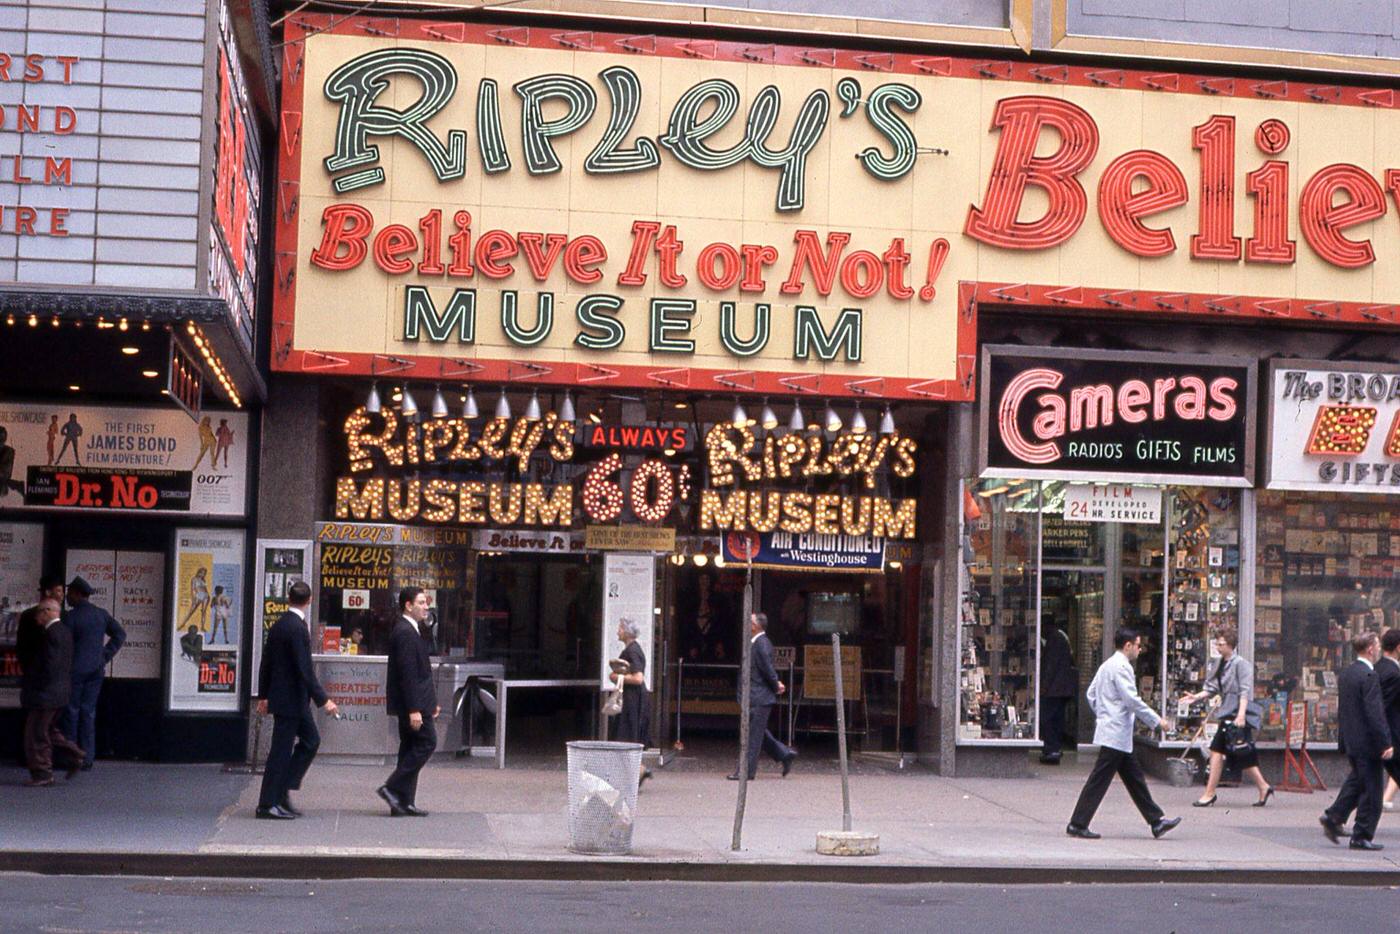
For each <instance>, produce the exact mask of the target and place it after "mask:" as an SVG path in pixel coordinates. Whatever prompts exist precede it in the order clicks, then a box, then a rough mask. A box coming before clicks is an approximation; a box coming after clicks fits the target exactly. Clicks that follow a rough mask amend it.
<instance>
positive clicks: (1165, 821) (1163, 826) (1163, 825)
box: [1152, 817, 1181, 837]
mask: <svg viewBox="0 0 1400 934" xmlns="http://www.w3.org/2000/svg"><path fill="white" fill-rule="evenodd" d="M1179 823H1181V818H1179V817H1164V818H1162V819H1161V820H1159V821H1158V822H1157V823H1155V824H1153V825H1152V836H1153V837H1160V836H1162V835H1163V834H1165V833H1166V832H1167V831H1169V830H1171V829H1172V828H1173V827H1175V826H1176V825H1177V824H1179Z"/></svg>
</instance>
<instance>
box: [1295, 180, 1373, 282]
mask: <svg viewBox="0 0 1400 934" xmlns="http://www.w3.org/2000/svg"><path fill="white" fill-rule="evenodd" d="M1339 191H1345V192H1346V193H1347V200H1346V202H1345V203H1343V204H1336V203H1335V200H1334V199H1335V197H1336V194H1337V192H1339ZM1384 214H1385V192H1383V191H1381V186H1380V185H1378V184H1376V180H1375V179H1374V178H1372V177H1371V174H1370V173H1369V172H1367V171H1365V170H1364V169H1359V168H1357V167H1356V166H1354V165H1346V164H1343V163H1338V164H1337V165H1329V166H1327V167H1326V168H1325V169H1320V170H1319V171H1318V173H1317V174H1316V175H1314V176H1313V177H1312V178H1310V179H1308V183H1307V184H1306V185H1304V186H1303V194H1302V196H1301V197H1300V198H1299V204H1298V225H1299V226H1300V227H1302V228H1303V237H1304V239H1306V240H1307V241H1308V245H1309V246H1311V247H1312V248H1313V249H1314V250H1316V251H1317V255H1318V256H1321V257H1322V258H1323V259H1325V260H1327V262H1329V263H1331V264H1332V265H1334V266H1341V267H1342V268H1343V269H1359V268H1360V267H1362V266H1368V265H1370V264H1371V263H1374V262H1375V261H1376V252H1375V250H1373V249H1371V241H1370V240H1349V239H1347V238H1346V237H1344V236H1342V231H1343V230H1345V229H1346V228H1348V227H1352V226H1355V225H1356V224H1364V223H1365V222H1366V221H1373V220H1375V219H1376V218H1378V217H1381V216H1383V215H1384Z"/></svg>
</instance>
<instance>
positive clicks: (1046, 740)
mask: <svg viewBox="0 0 1400 934" xmlns="http://www.w3.org/2000/svg"><path fill="white" fill-rule="evenodd" d="M1068 704H1069V698H1068V697H1042V698H1041V699H1040V709H1041V711H1042V713H1043V718H1042V719H1041V721H1040V735H1041V739H1042V745H1041V749H1040V754H1041V755H1042V756H1049V757H1052V758H1053V757H1056V756H1059V755H1060V749H1061V747H1062V746H1063V745H1064V737H1065V707H1066V706H1068Z"/></svg>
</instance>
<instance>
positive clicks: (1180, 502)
mask: <svg viewBox="0 0 1400 934" xmlns="http://www.w3.org/2000/svg"><path fill="white" fill-rule="evenodd" d="M1167 502H1168V504H1169V512H1168V519H1167V538H1166V548H1165V551H1162V550H1161V549H1160V545H1158V546H1155V547H1154V546H1150V545H1149V546H1146V547H1148V548H1149V549H1150V550H1151V555H1150V556H1149V555H1148V554H1143V555H1142V556H1141V560H1143V561H1148V560H1149V557H1150V560H1151V561H1152V562H1156V563H1157V566H1158V567H1160V566H1161V561H1162V560H1163V559H1165V560H1166V562H1167V564H1168V573H1167V575H1166V578H1165V579H1166V582H1167V591H1166V593H1167V601H1166V605H1167V609H1168V612H1167V618H1166V619H1165V620H1163V623H1162V628H1161V635H1160V637H1159V638H1158V639H1156V640H1154V643H1153V644H1149V646H1148V649H1147V651H1145V652H1144V653H1143V657H1142V658H1141V659H1139V663H1138V671H1139V673H1140V674H1139V677H1140V680H1139V687H1140V690H1141V691H1142V695H1143V697H1144V698H1145V699H1147V701H1148V703H1150V704H1151V705H1152V706H1153V708H1154V709H1155V710H1157V711H1158V712H1159V713H1161V714H1162V715H1163V716H1165V717H1166V718H1167V720H1168V726H1167V728H1166V729H1165V730H1164V731H1163V734H1162V738H1163V740H1165V741H1167V742H1191V741H1192V740H1193V739H1196V738H1197V734H1198V733H1199V732H1200V731H1201V730H1202V729H1203V728H1206V729H1209V727H1208V726H1207V723H1208V715H1209V712H1210V710H1209V707H1208V704H1209V701H1208V700H1202V701H1199V702H1197V703H1195V704H1187V703H1183V702H1182V701H1181V697H1182V695H1184V694H1189V693H1195V692H1198V691H1200V690H1201V689H1202V688H1203V687H1204V685H1205V681H1206V678H1207V677H1208V676H1209V675H1210V672H1211V670H1212V668H1213V666H1214V665H1215V664H1216V663H1217V661H1218V659H1219V656H1218V655H1217V654H1216V652H1215V639H1216V637H1217V636H1218V635H1220V634H1221V633H1222V632H1226V631H1234V632H1238V631H1239V624H1240V516H1241V510H1240V493H1239V491H1238V490H1231V489H1215V488H1210V487H1175V488H1172V489H1170V490H1168V491H1167ZM1158 542H1160V539H1158ZM1157 593H1158V596H1157V597H1154V598H1153V599H1154V605H1153V607H1152V609H1153V612H1154V614H1159V613H1160V612H1161V610H1160V602H1156V601H1159V600H1160V593H1161V591H1160V587H1159V589H1158V591H1157ZM1141 600H1142V602H1141V604H1140V606H1139V609H1142V608H1143V607H1144V606H1146V601H1147V596H1146V595H1143V596H1142V598H1141ZM1125 603H1126V601H1125ZM1154 666H1156V667H1157V670H1156V672H1155V673H1154V672H1153V670H1152V669H1153V667H1154ZM1163 689H1164V690H1163Z"/></svg>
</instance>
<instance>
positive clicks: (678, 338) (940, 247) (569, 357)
mask: <svg viewBox="0 0 1400 934" xmlns="http://www.w3.org/2000/svg"><path fill="white" fill-rule="evenodd" d="M283 56H284V62H283V66H284V67H283V69H282V71H283V76H284V94H283V101H284V108H285V111H284V114H283V120H282V125H283V133H282V138H281V144H282V146H283V149H284V153H283V158H282V159H280V160H279V162H280V165H281V167H282V169H281V172H282V174H281V178H280V180H279V185H278V198H279V210H278V211H277V216H278V230H277V246H276V251H275V255H276V265H277V269H276V276H275V283H276V284H275V288H274V321H275V327H274V331H275V338H274V354H273V365H274V366H275V367H277V368H279V369H283V370H291V371H296V372H330V373H335V374H337V375H344V374H366V375H368V374H371V373H379V374H382V373H383V372H385V369H386V367H389V368H392V371H393V372H395V373H399V374H401V375H402V377H403V378H409V379H416V378H421V379H433V378H442V377H443V376H446V375H456V376H458V377H461V378H471V379H478V380H501V381H504V380H508V379H517V378H520V377H521V376H522V374H529V375H531V376H535V377H539V378H546V379H548V381H550V382H555V383H581V384H589V385H596V386H634V387H646V388H654V387H656V386H686V387H689V388H691V389H710V390H716V391H718V390H721V389H725V388H727V389H728V390H729V391H734V392H754V393H778V392H791V391H793V390H794V389H795V388H796V389H811V390H814V391H816V392H819V393H822V394H824V395H846V396H850V395H854V394H856V393H859V392H861V391H862V390H865V391H870V392H877V393H879V394H880V395H883V396H886V397H896V398H898V397H906V398H912V397H919V398H941V399H960V400H965V399H970V398H971V397H972V387H973V381H972V375H973V374H972V370H973V368H974V354H975V350H974V348H973V343H972V342H973V339H974V335H975V317H974V316H973V315H972V314H970V313H968V314H962V313H960V310H959V295H958V292H959V289H958V285H959V284H960V283H968V284H972V283H980V284H992V285H995V284H996V283H1020V284H1021V285H1019V286H1005V287H1000V288H998V289H997V293H996V295H994V296H992V297H991V298H987V299H985V300H988V301H990V300H998V301H1003V302H1006V303H1012V304H1014V303H1015V302H1017V301H1023V302H1029V301H1030V299H1029V298H1028V297H1025V296H1028V295H1029V293H1030V291H1031V290H1032V289H1033V288H1034V289H1042V290H1048V294H1047V295H1046V298H1045V300H1046V301H1047V302H1056V303H1063V304H1066V305H1069V306H1075V307H1086V308H1087V307H1090V306H1091V305H1092V306H1093V307H1104V308H1107V307H1109V305H1110V304H1112V305H1113V307H1117V308H1125V309H1128V310H1137V309H1144V308H1152V309H1153V310H1158V309H1161V310H1165V311H1167V312H1168V313H1177V314H1212V315H1216V314H1219V315H1229V314H1244V315H1257V316H1262V315H1272V316H1275V317H1288V316H1301V315H1303V314H1305V312H1304V308H1307V309H1308V311H1307V313H1309V314H1313V315H1317V316H1321V317H1324V318H1327V317H1338V318H1339V319H1340V320H1344V321H1347V322H1352V323H1362V322H1363V321H1365V322H1370V323H1371V324H1373V325H1374V326H1378V327H1393V326H1394V325H1395V323H1396V316H1397V310H1396V307H1395V306H1394V304H1386V303H1394V302H1396V301H1397V299H1400V295H1397V294H1395V293H1394V292H1393V291H1392V286H1391V284H1390V281H1391V280H1390V279H1389V278H1388V277H1384V276H1375V275H1372V274H1371V272H1370V271H1369V270H1368V269H1367V267H1369V266H1371V265H1372V264H1374V263H1375V262H1376V261H1377V259H1382V260H1385V259H1393V258H1395V257H1396V256H1397V255H1398V254H1400V225H1397V224H1395V223H1394V221H1393V219H1387V217H1386V215H1387V214H1388V213H1389V212H1391V211H1392V210H1395V209H1396V207H1395V205H1394V203H1393V202H1394V201H1395V199H1396V198H1397V196H1400V168H1397V167H1395V166H1394V165H1387V164H1386V162H1385V161H1384V160H1386V159H1388V158H1389V153H1391V152H1393V151H1394V148H1395V147H1394V146H1393V145H1392V144H1393V142H1394V139H1395V137H1396V129H1395V124H1396V120H1395V118H1392V117H1391V114H1392V112H1393V111H1392V108H1391V103H1392V101H1391V98H1392V92H1391V91H1390V90H1389V89H1367V88H1351V87H1337V86H1329V87H1325V88H1318V87H1311V86H1309V85H1308V84H1307V83H1306V82H1282V81H1278V82H1260V81H1255V80H1253V79H1243V78H1241V79H1233V78H1206V77H1194V76H1189V75H1176V74H1170V75H1164V74H1156V73H1147V72H1133V71H1127V70H1121V69H1099V70H1095V69H1093V68H1084V67H1079V66H1073V67H1072V66H1066V65H1058V66H1044V65H1037V64H1034V63H1025V62H1011V61H979V60H976V59H973V58H968V59H953V58H946V57H937V56H919V55H917V54H904V53H899V54H896V53H890V52H878V53H876V52H861V51H858V50H845V49H830V48H827V49H816V48H804V47H788V46H779V45H774V44H762V45H760V44H752V45H748V44H744V43H739V42H733V43H731V42H718V41H713V40H696V39H684V38H675V37H665V36H628V35H622V34H608V33H602V32H579V33H568V32H561V31H558V30H553V29H549V28H544V27H538V26H534V27H525V26H503V25H496V24H490V23H479V22H470V23H469V22H456V23H445V22H429V21H422V20H414V19H399V18H368V17H356V16H345V15H332V14H326V15H310V14H300V13H299V14H297V15H294V16H292V17H290V18H289V19H288V21H287V42H286V43H285V45H284V48H283ZM1054 85H1060V86H1061V87H1052V86H1054ZM1295 136H1296V139H1295ZM1295 193H1296V194H1295ZM1279 267H1285V269H1284V270H1281V269H1280V268H1279ZM1086 270H1087V272H1086ZM1227 270H1228V272H1229V276H1228V281H1229V290H1230V292H1231V293H1232V294H1231V295H1229V296H1221V295H1220V294H1218V292H1216V291H1215V290H1217V289H1219V288H1223V287H1224V286H1223V285H1222V283H1223V282H1225V281H1226V278H1227V277H1226V276H1225V274H1224V273H1225V272H1226V271H1227ZM1284 271H1287V272H1289V273H1290V274H1288V275H1282V274H1281V273H1282V272H1284ZM1085 275H1092V276H1093V277H1094V280H1093V281H1088V282H1086V281H1084V279H1083V278H1082V277H1083V276H1085ZM1192 283H1197V284H1198V286H1197V288H1198V291H1197V292H1190V293H1185V292H1182V291H1181V290H1182V289H1183V287H1185V288H1187V289H1190V288H1191V287H1192V286H1191V284H1192ZM1114 290H1128V291H1131V292H1133V293H1134V294H1136V293H1137V292H1138V291H1139V290H1141V291H1142V292H1145V293H1154V294H1156V295H1157V297H1158V298H1159V299H1160V301H1159V302H1157V303H1154V304H1140V303H1137V300H1136V299H1133V300H1131V301H1130V300H1128V299H1123V298H1118V299H1112V300H1111V301H1110V299H1108V298H1105V299H1104V301H1103V302H1101V303H1100V302H1099V299H1098V296H1099V295H1105V296H1110V297H1111V296H1112V295H1114V294H1115V293H1114ZM1207 290H1209V291H1207ZM1086 295H1087V296H1089V298H1086V297H1085V296H1086ZM1339 295H1341V296H1344V297H1345V298H1346V299H1347V301H1345V302H1330V303H1329V300H1330V299H1332V298H1335V297H1336V296H1339ZM997 296H1000V297H999V298H998V297H997ZM1018 296H1021V297H1019V298H1018ZM1251 296H1253V297H1251ZM1090 298H1092V301H1090ZM1115 303H1116V304H1115ZM1343 306H1345V307H1343ZM1135 313H1141V312H1135ZM736 374H738V375H737V376H736ZM866 381H869V382H866Z"/></svg>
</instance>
